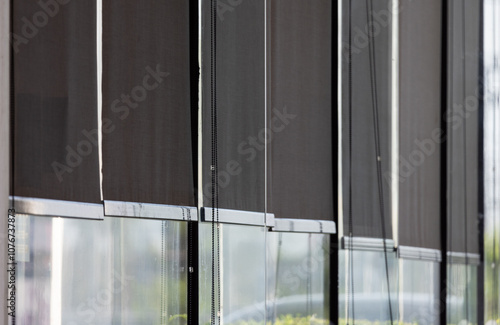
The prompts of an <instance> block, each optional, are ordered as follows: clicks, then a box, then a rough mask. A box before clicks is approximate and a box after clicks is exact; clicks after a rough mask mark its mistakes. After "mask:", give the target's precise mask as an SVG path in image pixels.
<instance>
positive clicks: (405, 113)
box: [398, 0, 444, 249]
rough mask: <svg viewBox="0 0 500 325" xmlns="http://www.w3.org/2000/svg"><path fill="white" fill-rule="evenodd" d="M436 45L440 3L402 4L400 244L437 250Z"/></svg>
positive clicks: (438, 90) (438, 53)
mask: <svg viewBox="0 0 500 325" xmlns="http://www.w3.org/2000/svg"><path fill="white" fill-rule="evenodd" d="M440 42H441V3H440V2H439V1H434V0H419V1H412V0H404V1H401V4H400V32H399V45H400V53H399V62H400V64H399V68H400V71H399V78H400V80H399V87H400V102H399V114H400V116H399V132H400V137H399V154H400V158H399V175H398V176H399V180H400V183H399V244H400V245H405V246H414V247H422V248H433V249H440V247H441V244H440V238H441V237H440V218H441V216H440V154H439V152H440V144H439V142H440V139H441V129H440V118H441V117H440V110H441V108H440V100H441V97H440V96H441V95H440V94H441V87H440V82H441V78H440V75H441V63H440V58H441V43H440ZM436 139H437V141H436ZM443 217H444V216H443Z"/></svg>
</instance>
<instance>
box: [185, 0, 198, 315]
mask: <svg viewBox="0 0 500 325" xmlns="http://www.w3.org/2000/svg"><path fill="white" fill-rule="evenodd" d="M198 8H199V7H198V0H189V62H190V63H189V65H190V97H191V107H190V109H191V132H192V133H193V134H192V137H191V138H192V145H191V148H192V157H193V160H192V161H193V182H194V184H193V185H194V186H193V188H194V189H196V188H197V183H198V158H199V157H198V132H197V130H198V112H199V105H198V99H199V98H198V93H199V89H198V84H199V78H200V67H199V62H198V53H199V48H198V44H199V39H198V37H199V36H198V35H199V34H198V28H199V26H198V19H199V11H198ZM193 196H194V197H195V202H196V204H198V202H197V199H198V193H196V190H195V193H193ZM198 219H199V218H198ZM187 240H188V251H187V261H188V263H187V264H188V269H187V272H188V273H187V292H188V295H187V296H188V298H187V299H188V300H187V304H188V305H187V317H188V319H187V323H188V324H190V325H194V324H198V321H199V289H198V283H199V281H198V276H199V272H198V222H197V221H196V222H188V238H187Z"/></svg>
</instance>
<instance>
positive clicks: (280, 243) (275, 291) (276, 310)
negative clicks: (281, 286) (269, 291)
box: [273, 232, 283, 322]
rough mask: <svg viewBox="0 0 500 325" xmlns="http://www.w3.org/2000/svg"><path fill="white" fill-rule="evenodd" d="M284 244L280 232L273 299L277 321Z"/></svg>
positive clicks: (274, 319)
mask: <svg viewBox="0 0 500 325" xmlns="http://www.w3.org/2000/svg"><path fill="white" fill-rule="evenodd" d="M282 245H283V233H281V232H280V233H279V234H278V254H277V256H276V275H275V281H274V300H273V321H274V322H275V321H276V317H277V313H278V308H277V307H278V306H277V305H276V300H277V297H278V279H279V272H280V261H281V247H282Z"/></svg>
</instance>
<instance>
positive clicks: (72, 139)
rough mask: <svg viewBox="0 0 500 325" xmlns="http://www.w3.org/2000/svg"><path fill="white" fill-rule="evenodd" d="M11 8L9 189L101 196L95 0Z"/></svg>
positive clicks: (49, 195)
mask: <svg viewBox="0 0 500 325" xmlns="http://www.w3.org/2000/svg"><path fill="white" fill-rule="evenodd" d="M13 6H14V7H13V23H14V30H13V40H12V46H13V50H14V56H13V61H14V63H13V64H14V89H15V94H14V98H15V125H14V132H15V134H14V137H15V145H14V152H15V154H14V166H15V172H14V175H13V182H14V192H13V193H11V194H12V195H16V196H23V197H34V198H44V199H55V200H68V201H78V202H87V203H97V202H100V194H99V158H98V157H99V156H98V146H97V121H98V116H97V76H96V70H97V69H96V39H95V35H96V28H95V26H96V20H95V13H96V7H95V1H85V2H82V1H71V2H68V1H58V2H56V1H54V2H53V3H52V5H46V4H44V3H43V2H36V1H13ZM87 135H89V136H87Z"/></svg>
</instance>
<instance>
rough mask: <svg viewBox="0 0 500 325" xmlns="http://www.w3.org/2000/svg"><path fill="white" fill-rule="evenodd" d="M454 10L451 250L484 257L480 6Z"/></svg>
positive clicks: (462, 0) (459, 5)
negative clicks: (480, 219)
mask: <svg viewBox="0 0 500 325" xmlns="http://www.w3.org/2000/svg"><path fill="white" fill-rule="evenodd" d="M464 8H465V10H464ZM449 9H450V13H449V17H450V18H449V24H450V26H449V31H450V32H449V35H450V39H449V42H450V44H449V69H448V71H449V79H448V84H449V89H450V90H449V98H450V101H449V111H450V113H449V115H448V121H449V122H450V126H449V132H450V134H451V136H450V137H449V139H448V156H449V159H448V164H449V171H450V172H449V174H448V177H449V179H448V189H449V191H450V195H449V196H448V197H449V200H450V204H449V207H448V210H449V211H448V243H449V244H448V250H449V251H451V252H460V253H465V252H468V253H478V225H477V216H478V196H477V191H478V179H479V178H478V177H479V176H478V96H477V94H478V89H479V80H478V72H479V63H480V62H479V50H480V48H479V39H480V37H479V36H480V23H479V17H480V3H479V2H478V1H473V0H459V1H450V5H449ZM464 19H465V20H464ZM464 31H465V34H464ZM464 40H465V43H464Z"/></svg>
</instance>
